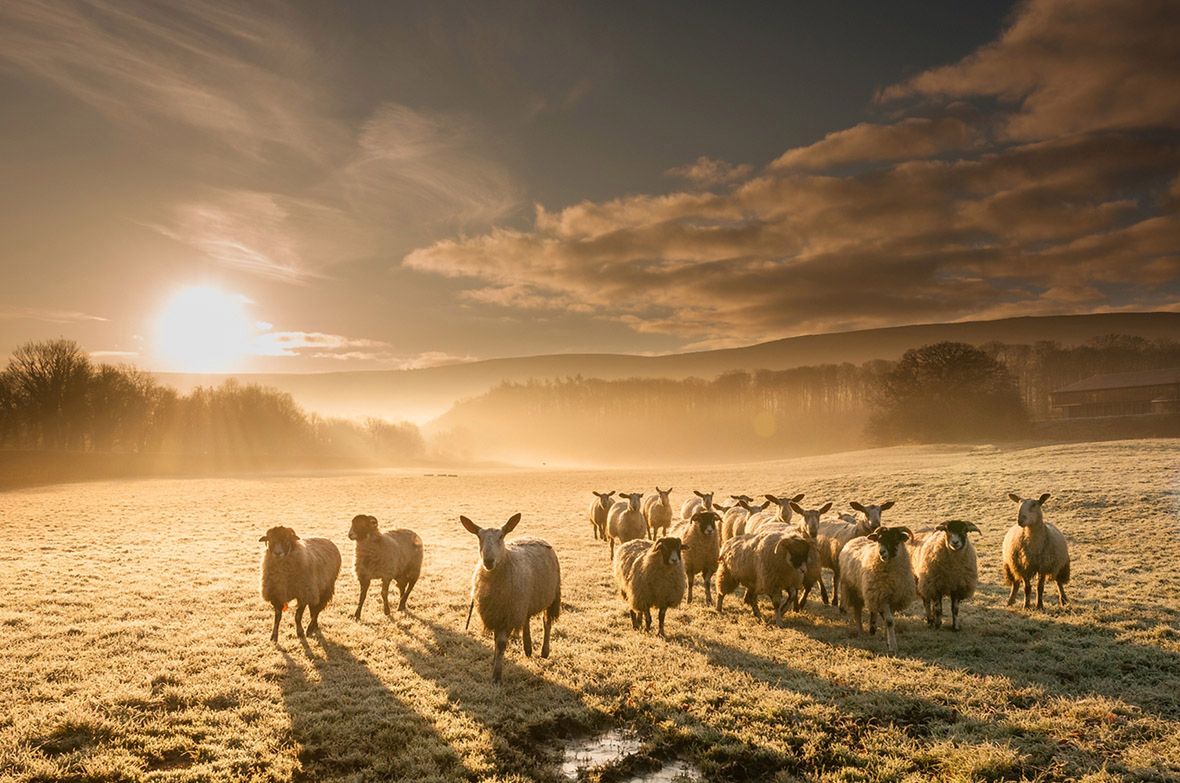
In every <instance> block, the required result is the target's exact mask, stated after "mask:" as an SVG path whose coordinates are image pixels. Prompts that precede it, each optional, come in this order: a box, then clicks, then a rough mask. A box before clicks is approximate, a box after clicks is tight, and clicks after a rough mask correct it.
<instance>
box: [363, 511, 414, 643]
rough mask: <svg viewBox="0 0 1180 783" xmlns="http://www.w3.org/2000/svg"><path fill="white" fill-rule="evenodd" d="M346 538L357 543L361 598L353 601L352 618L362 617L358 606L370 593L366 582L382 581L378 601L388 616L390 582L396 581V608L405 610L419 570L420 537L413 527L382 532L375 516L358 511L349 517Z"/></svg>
mask: <svg viewBox="0 0 1180 783" xmlns="http://www.w3.org/2000/svg"><path fill="white" fill-rule="evenodd" d="M348 537H349V538H350V539H352V540H353V541H355V542H356V578H357V580H358V581H359V582H360V584H361V597H360V600H359V601H357V604H356V615H355V619H357V620H359V619H361V607H362V606H364V605H365V596H366V595H368V593H369V582H370V581H372V580H373V579H380V580H381V603H382V605H383V607H384V610H385V615H386V616H387V617H388V616H389V583H390V582H396V583H397V592H398V602H397V610H398V611H399V612H404V611H405V610H406V601H408V600H409V598H410V591H411V590H413V589H414V585H415V583H417V581H418V575H419V574H421V573H422V539H421V538H419V537H418V534H417V533H415V532H414V531H413V530H406V529H404V528H399V529H397V530H387V531H385V532H384V533H382V532H381V531H380V530H379V529H378V528H377V517H374V516H369V515H368V514H357V515H356V516H355V517H353V518H352V527H351V528H350V529H349V531H348Z"/></svg>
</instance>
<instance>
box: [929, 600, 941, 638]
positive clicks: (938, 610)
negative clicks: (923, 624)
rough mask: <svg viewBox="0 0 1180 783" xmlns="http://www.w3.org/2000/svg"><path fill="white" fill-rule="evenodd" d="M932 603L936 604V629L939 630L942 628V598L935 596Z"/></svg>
mask: <svg viewBox="0 0 1180 783" xmlns="http://www.w3.org/2000/svg"><path fill="white" fill-rule="evenodd" d="M931 603H933V604H934V628H935V630H938V629H939V628H941V627H942V596H941V595H939V596H935V598H934V600H933V601H932V602H931Z"/></svg>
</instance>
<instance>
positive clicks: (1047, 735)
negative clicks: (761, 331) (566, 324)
mask: <svg viewBox="0 0 1180 783" xmlns="http://www.w3.org/2000/svg"><path fill="white" fill-rule="evenodd" d="M669 483H670V484H672V485H673V486H675V487H676V490H675V492H674V494H673V497H672V501H673V503H675V504H677V505H676V507H677V508H678V507H679V504H680V503H681V502H683V501H684V500H685V499H686V497H691V495H690V492H691V490H692V489H700V490H709V491H713V490H715V491H717V493H718V497H728V496H729V495H730V494H740V493H748V494H750V495H753V496H755V497H761V495H762V494H763V493H771V494H777V495H786V496H790V495H794V494H795V493H798V492H803V493H806V500H805V501H804V503H803V505H804V506H805V507H807V508H817V507H819V506H821V505H822V504H823V503H826V502H828V501H834V503H835V505H834V506H833V509H832V512H831V514H832V515H833V516H834V514H835V513H836V512H838V511H845V510H848V502H849V501H850V500H861V501H864V502H866V503H867V502H881V501H885V500H893V501H895V502H896V505H895V506H894V507H893V508H892V509H890V510H889V512H888V514H887V517H888V518H887V524H892V525H907V526H909V527H911V528H913V529H914V530H918V529H920V528H923V527H929V526H933V525H934V524H937V523H938V522H940V521H944V520H946V519H965V520H969V521H972V522H975V523H976V524H978V525H979V527H980V528H981V529H982V531H983V534H982V536H980V537H979V538H978V539H976V542H975V543H976V546H977V548H978V551H979V560H980V585H979V590H978V593H977V594H976V596H975V598H974V599H973V600H971V601H969V602H966V603H965V604H964V605H963V608H962V613H961V621H962V625H963V630H962V631H961V632H959V633H954V632H952V631H950V630H948V629H947V627H946V626H945V625H944V628H943V629H942V630H940V631H934V630H931V629H929V628H928V627H927V626H926V624H925V622H924V621H923V618H922V607H921V604H920V602H915V603H914V605H913V606H911V608H910V610H909V611H908V612H907V613H905V614H902V615H900V616H899V623H898V629H897V631H898V633H897V637H898V650H899V653H898V655H897V656H896V657H888V656H887V655H885V645H884V640H883V639H882V638H881V634H880V633H878V635H877V636H867V635H866V636H862V637H860V638H857V639H853V638H850V636H849V629H848V621H847V618H846V617H844V616H841V615H840V614H839V613H838V612H837V611H836V610H835V609H834V608H831V607H826V606H823V605H822V603H821V602H820V601H819V599H818V595H817V593H818V591H813V592H812V596H811V599H810V600H809V602H808V604H807V606H806V608H805V610H804V612H803V613H801V614H788V616H787V622H786V626H785V627H784V628H782V629H776V628H774V627H772V626H769V625H765V624H759V623H757V622H755V620H754V618H753V617H752V616H751V615H750V613H749V611H748V610H747V609H746V608H745V607H744V606H743V605H742V604H741V602H740V601H734V602H732V603H729V604H728V606H727V612H726V614H725V615H724V616H723V617H720V618H719V617H718V616H717V615H716V613H715V612H713V611H712V610H711V609H707V608H706V607H705V606H704V605H703V604H702V603H701V601H700V600H699V599H698V600H697V601H696V602H695V603H693V604H691V605H688V604H684V605H682V606H680V607H679V608H678V609H674V610H671V611H670V612H669V613H668V618H667V633H668V637H667V639H666V640H662V639H659V638H657V637H656V636H655V634H654V633H643V632H637V631H634V630H632V628H631V623H630V622H629V621H628V613H627V607H626V605H625V604H624V603H623V602H622V600H621V599H620V598H619V596H618V594H617V593H616V592H615V590H614V587H613V579H612V575H611V570H610V562H609V557H608V546H607V544H606V543H604V542H602V541H596V540H595V539H594V537H593V535H592V532H591V530H590V529H589V525H587V524H586V522H587V511H586V509H587V505H588V503H589V501H590V500H591V499H592V496H591V494H590V491H591V490H592V489H599V488H603V487H610V488H612V489H614V488H617V489H619V490H622V491H626V492H647V493H650V492H653V491H654V487H655V485H656V484H659V485H660V486H667V485H668V484H669ZM1009 492H1017V493H1020V494H1021V495H1022V496H1032V497H1036V496H1038V495H1039V494H1040V493H1042V492H1051V493H1052V495H1053V497H1052V499H1051V500H1050V501H1049V502H1048V503H1047V504H1046V506H1045V518H1046V519H1047V520H1048V521H1050V522H1052V523H1053V524H1055V525H1057V526H1058V527H1059V528H1061V530H1062V531H1063V532H1064V533H1065V535H1066V537H1067V538H1068V541H1069V545H1070V554H1071V557H1072V561H1073V562H1072V569H1073V575H1072V580H1071V583H1070V588H1071V589H1070V599H1071V602H1072V603H1071V606H1069V607H1067V608H1065V609H1059V608H1058V607H1057V605H1056V592H1055V591H1054V590H1052V589H1048V590H1047V591H1046V594H1047V595H1046V609H1045V611H1043V612H1036V611H1032V612H1030V611H1025V610H1023V609H1020V608H1019V604H1018V606H1017V607H1016V608H1014V609H1008V608H1006V607H1005V606H1004V603H1005V600H1006V598H1007V590H1006V588H1005V587H1004V586H1003V584H1002V582H1001V565H1000V563H1001V561H1000V543H1001V540H1002V539H1003V536H1004V531H1005V530H1006V529H1007V528H1008V526H1010V525H1011V524H1013V523H1014V522H1015V519H1016V511H1017V507H1016V506H1015V505H1014V504H1013V503H1012V502H1011V501H1009V500H1008V497H1007V494H1008V493H1009ZM515 512H521V513H522V514H523V518H522V520H521V522H520V525H519V527H518V528H517V529H516V531H515V532H514V534H513V535H514V536H538V537H541V538H544V539H546V540H548V541H549V542H550V543H551V544H553V546H554V547H555V549H556V551H557V554H558V557H559V560H560V563H561V571H562V602H563V607H562V613H561V617H560V619H559V620H558V621H557V623H556V625H555V630H554V638H553V641H552V656H551V657H550V658H549V659H548V660H542V659H541V658H539V657H536V656H534V657H533V658H531V659H526V658H525V657H523V655H522V654H521V649H520V643H519V641H518V640H513V641H512V642H511V643H510V645H509V648H508V655H507V657H506V659H505V662H504V682H503V684H502V686H495V685H493V684H492V683H491V677H490V675H491V661H492V642H491V639H490V638H488V637H486V636H484V635H483V634H482V633H481V632H479V631H478V630H477V628H476V626H477V625H478V621H477V620H473V623H472V628H471V630H470V631H465V630H464V627H463V625H464V620H465V617H466V614H467V608H468V597H469V589H470V577H471V570H472V566H473V564H474V562H475V560H476V553H477V542H476V537H475V536H473V535H471V534H469V533H468V532H466V531H465V530H464V529H463V528H462V527H461V526H460V524H459V515H460V514H464V515H466V516H468V517H470V518H471V519H472V520H474V521H475V523H477V524H478V525H481V526H491V525H501V524H503V523H504V522H505V520H507V519H508V517H509V516H510V515H512V514H513V513H515ZM356 514H372V515H374V516H376V517H377V519H378V520H380V524H381V526H382V528H383V529H392V528H395V527H406V528H410V529H412V530H414V531H415V532H417V533H418V534H419V535H420V536H421V537H422V540H423V542H424V546H425V562H424V565H423V569H422V575H421V578H420V579H419V581H418V583H417V586H416V587H415V589H414V591H413V594H412V595H411V597H410V599H409V606H408V611H407V612H406V613H404V614H398V613H397V612H396V611H395V612H394V614H393V616H392V617H386V616H384V615H383V614H382V613H381V612H380V611H379V609H378V607H379V604H378V605H370V606H369V607H368V608H367V611H366V612H365V613H364V614H363V615H362V618H361V620H360V621H359V622H358V621H356V620H354V619H353V616H352V615H353V612H354V610H355V608H356V602H357V597H358V594H359V588H358V585H357V581H356V576H355V573H354V570H353V563H352V560H353V555H354V552H355V545H354V543H353V542H351V541H349V540H348V530H349V524H350V521H351V520H352V518H353V517H354V516H355V515H356ZM1178 519H1180V441H1176V440H1157V441H1136V442H1110V443H1102V444H1073V445H1067V446H1050V447H1041V448H1029V449H1003V450H1001V449H994V448H950V447H924V448H899V449H887V450H878V451H865V452H857V453H847V454H838V455H831V456H825V457H817V458H809V459H798V460H787V461H781V462H773V463H762V464H755V465H744V466H724V467H716V468H691V469H688V468H681V469H674V470H664V471H661V470H647V469H644V470H615V471H589V470H586V471H557V470H551V471H532V472H522V471H517V472H512V471H501V472H481V473H473V474H465V475H462V476H460V477H458V478H451V477H427V476H422V475H419V474H413V475H410V474H397V473H382V474H364V475H317V476H304V477H267V478H257V479H228V478H219V479H208V478H203V479H193V480H173V479H168V480H143V481H121V482H106V483H91V484H73V485H62V486H56V487H47V488H41V489H35V490H24V491H18V492H11V493H7V494H0V595H3V598H4V600H3V602H2V603H0V778H3V779H11V780H18V781H26V780H27V781H32V780H43V781H51V780H111V781H115V780H159V781H165V780H168V781H186V780H237V779H251V780H283V781H285V780H291V779H295V780H308V781H311V780H392V779H401V780H407V781H408V780H414V781H444V780H495V781H525V780H559V779H562V777H561V776H562V774H563V773H562V769H563V768H562V760H563V747H565V745H566V744H567V743H569V742H573V741H579V740H582V739H584V738H586V737H589V736H593V735H596V734H598V733H606V732H615V734H613V735H612V736H618V735H617V732H625V733H626V735H627V736H628V737H633V738H634V739H635V740H636V742H635V743H634V747H633V748H632V750H633V751H634V752H631V753H629V755H625V756H624V757H623V758H621V759H619V760H617V761H615V762H613V763H610V764H608V765H606V766H604V767H597V768H593V769H590V770H588V771H583V772H581V773H580V774H581V775H582V776H583V778H586V779H592V780H610V781H618V780H627V779H631V778H633V777H637V776H640V775H642V774H644V773H648V772H652V771H654V770H657V769H659V768H661V767H665V768H666V769H690V768H692V767H695V768H696V769H697V770H699V773H700V775H702V776H703V777H704V778H705V779H708V780H720V781H726V780H732V781H738V780H782V781H787V780H804V779H806V780H831V781H837V780H840V781H856V780H891V781H901V780H913V781H918V780H929V779H945V780H963V781H966V780H1065V779H1082V780H1088V781H1104V780H1108V781H1114V780H1155V781H1165V780H1176V779H1178V777H1180V522H1178ZM276 525H287V526H290V527H292V528H294V529H295V531H296V532H297V533H299V534H300V535H301V536H304V537H310V536H324V537H328V538H330V539H332V540H333V541H334V542H335V543H336V544H337V546H339V548H340V551H341V554H342V556H343V559H344V567H343V569H342V570H341V573H340V580H339V582H338V583H337V585H336V595H335V598H334V599H333V602H332V603H331V604H329V605H328V607H327V609H325V610H324V612H323V613H322V615H321V616H320V626H321V630H322V636H314V635H313V636H309V637H308V640H307V642H306V643H305V644H301V643H300V642H299V640H297V639H296V637H295V632H294V628H293V623H292V618H291V611H290V610H289V611H288V612H286V613H285V614H284V615H283V622H282V625H281V627H280V631H279V641H278V643H277V644H274V643H271V641H270V639H269V634H270V623H271V618H272V610H271V608H270V607H269V606H268V605H266V604H265V603H264V602H263V601H262V598H261V596H260V592H259V562H260V559H261V556H262V549H263V545H261V544H259V543H258V538H259V536H260V535H262V534H263V533H264V532H265V531H266V530H267V529H268V528H270V527H273V526H276ZM509 539H510V540H511V536H510V537H509ZM824 578H825V579H827V580H830V578H831V577H830V574H828V573H826V572H825V577H824ZM829 584H830V581H829ZM698 588H699V584H698ZM292 608H293V607H292ZM763 608H764V610H765V609H767V608H768V605H767V604H766V603H764V604H763ZM765 613H766V614H768V615H769V612H765ZM948 624H949V623H948ZM533 634H534V637H535V638H536V639H539V638H540V618H536V619H535V620H534V621H533ZM677 765H678V766H677ZM566 766H567V771H570V765H568V764H567V765H566Z"/></svg>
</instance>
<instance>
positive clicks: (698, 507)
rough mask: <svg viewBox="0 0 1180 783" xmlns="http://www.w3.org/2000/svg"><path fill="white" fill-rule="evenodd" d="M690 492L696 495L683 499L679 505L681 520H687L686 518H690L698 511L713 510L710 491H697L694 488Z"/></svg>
mask: <svg viewBox="0 0 1180 783" xmlns="http://www.w3.org/2000/svg"><path fill="white" fill-rule="evenodd" d="M692 494H694V495H696V497H695V498H689V499H688V500H686V501H684V504H683V505H681V506H680V519H681V521H683V522H687V521H688V520H690V519H692V515H693V514H695V513H697V512H698V511H712V510H713V493H712V492H699V491H697V490H695V489H694V490H693V491H692Z"/></svg>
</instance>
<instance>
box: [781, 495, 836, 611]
mask: <svg viewBox="0 0 1180 783" xmlns="http://www.w3.org/2000/svg"><path fill="white" fill-rule="evenodd" d="M790 506H791V510H792V511H794V512H795V513H796V514H798V515H799V516H800V517H802V519H800V520H799V521H798V522H797V523H796V524H795V530H796V531H797V532H798V535H799V536H801V537H802V538H805V539H807V540H808V541H810V542H811V543H812V547H811V553H810V554H808V556H807V567H806V569H805V570H804V573H803V593H802V594H801V595H800V596H799V602H798V603H797V604H796V605H795V609H796V611H797V610H799V609H802V608H803V605H804V604H806V603H807V596H809V595H811V589H812V588H813V587H815V585H816V583H817V582H818V583H819V595H820V598H821V599H822V600H823V602H824V604H825V605H827V603H828V588H826V587H824V580H823V571H822V569H821V563H820V555H819V523H820V517H822V516H823V515H824V514H826V513H828V512H829V511H830V510H831V509H832V504H831V503H825V504H824V505H823V506H820V507H819V508H812V509H805V508H803V507H802V506H800V505H799V504H798V503H796V502H795V501H791V503H790Z"/></svg>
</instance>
